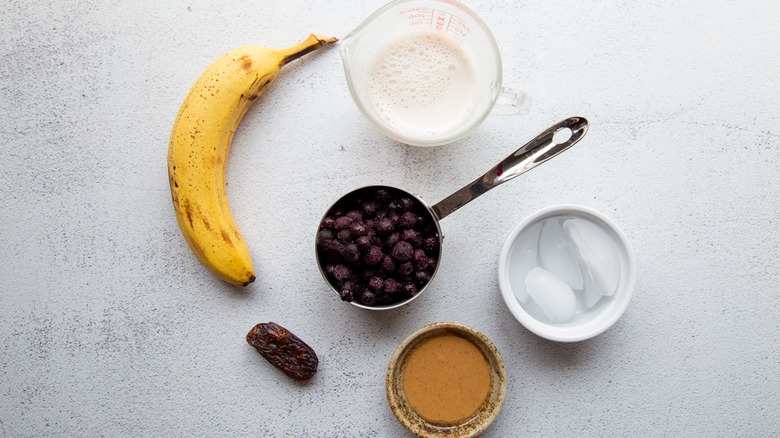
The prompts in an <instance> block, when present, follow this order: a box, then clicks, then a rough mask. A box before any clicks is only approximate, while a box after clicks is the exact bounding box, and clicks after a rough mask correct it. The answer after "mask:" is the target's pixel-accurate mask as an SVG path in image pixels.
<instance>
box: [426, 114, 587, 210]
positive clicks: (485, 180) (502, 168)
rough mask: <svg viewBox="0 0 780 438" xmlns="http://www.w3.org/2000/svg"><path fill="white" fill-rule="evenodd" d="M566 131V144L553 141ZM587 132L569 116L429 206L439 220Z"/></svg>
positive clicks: (580, 119)
mask: <svg viewBox="0 0 780 438" xmlns="http://www.w3.org/2000/svg"><path fill="white" fill-rule="evenodd" d="M566 130H568V131H569V132H570V133H571V134H570V136H569V138H568V139H567V140H566V141H563V142H561V143H557V142H556V141H555V139H554V138H553V137H554V136H555V134H556V133H558V132H559V131H566ZM587 130H588V121H587V120H586V119H585V118H584V117H570V118H568V119H566V120H562V121H560V122H558V123H556V124H555V125H553V126H551V127H549V128H547V129H546V130H545V131H544V132H542V133H541V134H539V135H538V136H536V138H534V139H533V140H531V141H529V142H528V143H526V144H524V145H523V146H522V147H520V149H518V150H516V151H515V152H513V153H512V154H511V155H509V156H508V157H506V158H505V159H504V160H503V161H501V162H500V163H498V164H497V165H496V166H495V167H493V168H492V169H490V170H489V171H487V172H486V173H485V174H484V175H482V176H481V177H479V178H477V179H476V180H474V181H472V182H471V183H470V184H468V185H466V186H465V187H463V188H462V189H460V190H458V191H457V192H455V193H453V194H451V195H450V196H448V197H446V198H445V199H443V200H441V201H439V203H437V204H436V205H434V206H433V207H431V209H432V210H433V212H434V214H435V215H436V217H437V218H438V219H439V220H441V219H443V218H445V217H447V216H448V215H449V214H450V213H452V212H454V211H455V210H457V209H459V208H460V207H462V206H464V205H466V204H467V203H469V202H470V201H472V200H473V199H474V198H476V197H478V196H480V195H481V194H483V193H485V192H487V191H488V190H490V189H492V188H494V187H496V186H498V185H500V184H503V183H505V182H507V181H509V180H511V179H513V178H515V177H517V176H520V175H522V174H523V173H525V172H528V171H529V170H531V169H533V168H534V167H536V166H538V165H540V164H542V163H544V162H545V161H548V160H549V159H551V158H552V157H554V156H556V155H558V154H560V153H562V152H563V151H565V150H567V149H569V148H570V147H572V146H574V144H576V143H577V142H578V141H580V139H581V138H582V136H584V135H585V132H587Z"/></svg>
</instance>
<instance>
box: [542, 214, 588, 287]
mask: <svg viewBox="0 0 780 438" xmlns="http://www.w3.org/2000/svg"><path fill="white" fill-rule="evenodd" d="M539 260H540V262H541V263H540V266H541V267H543V268H544V269H546V270H548V271H550V272H552V273H553V274H555V275H556V276H558V277H560V278H561V279H562V280H563V281H565V282H566V284H568V285H569V287H570V288H572V289H582V273H581V272H580V267H579V266H578V265H577V259H576V258H575V257H572V253H571V251H570V250H569V242H568V241H567V239H566V237H565V236H564V234H563V230H562V229H561V222H560V221H559V220H558V218H550V219H547V220H546V221H544V225H543V226H542V233H541V235H540V236H539Z"/></svg>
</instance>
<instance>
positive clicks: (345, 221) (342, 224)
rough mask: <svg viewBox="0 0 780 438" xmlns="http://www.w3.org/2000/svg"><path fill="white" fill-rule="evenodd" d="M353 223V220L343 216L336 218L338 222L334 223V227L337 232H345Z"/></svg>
mask: <svg viewBox="0 0 780 438" xmlns="http://www.w3.org/2000/svg"><path fill="white" fill-rule="evenodd" d="M351 223H352V218H351V217H349V216H341V217H338V218H336V221H335V222H334V223H333V225H334V227H335V228H336V229H337V230H343V229H344V228H347V227H349V224H351Z"/></svg>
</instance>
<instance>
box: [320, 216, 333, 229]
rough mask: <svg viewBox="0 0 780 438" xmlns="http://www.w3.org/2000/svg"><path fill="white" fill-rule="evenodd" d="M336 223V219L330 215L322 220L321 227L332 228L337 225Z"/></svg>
mask: <svg viewBox="0 0 780 438" xmlns="http://www.w3.org/2000/svg"><path fill="white" fill-rule="evenodd" d="M335 224H336V220H335V219H333V218H332V217H330V216H328V217H326V218H325V219H323V220H322V223H321V224H320V228H322V229H323V230H332V229H333V228H334V227H335Z"/></svg>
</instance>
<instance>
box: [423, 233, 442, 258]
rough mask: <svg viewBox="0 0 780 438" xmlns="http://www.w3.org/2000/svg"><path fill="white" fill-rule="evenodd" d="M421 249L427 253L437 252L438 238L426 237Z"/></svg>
mask: <svg viewBox="0 0 780 438" xmlns="http://www.w3.org/2000/svg"><path fill="white" fill-rule="evenodd" d="M422 248H423V249H424V250H426V251H428V253H431V254H432V253H434V252H436V251H438V250H439V238H438V237H436V236H428V237H426V238H424V239H423V240H422Z"/></svg>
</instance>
